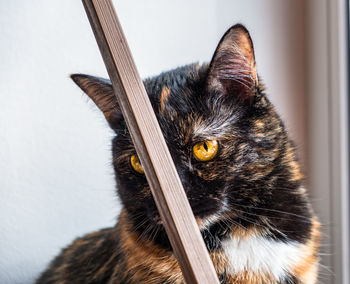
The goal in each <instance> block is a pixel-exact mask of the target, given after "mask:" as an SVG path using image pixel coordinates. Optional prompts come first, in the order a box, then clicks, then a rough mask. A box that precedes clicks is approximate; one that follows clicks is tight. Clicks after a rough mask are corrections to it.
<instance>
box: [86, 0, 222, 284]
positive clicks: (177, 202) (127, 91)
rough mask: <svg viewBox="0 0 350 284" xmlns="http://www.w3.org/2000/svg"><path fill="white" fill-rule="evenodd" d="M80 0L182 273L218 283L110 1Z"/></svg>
mask: <svg viewBox="0 0 350 284" xmlns="http://www.w3.org/2000/svg"><path fill="white" fill-rule="evenodd" d="M82 1H83V4H84V7H85V10H86V12H87V15H88V18H89V20H90V24H91V26H92V29H93V31H94V34H95V37H96V40H97V43H98V45H99V48H100V51H101V53H102V57H103V59H104V62H105V65H106V67H107V71H108V74H109V77H110V79H111V81H112V85H113V89H114V92H115V94H116V96H117V98H118V101H119V104H120V108H121V110H122V113H123V115H124V118H125V120H126V122H127V125H128V128H129V132H130V133H131V137H132V140H133V142H134V145H135V148H136V151H137V153H138V155H139V158H140V160H141V163H142V165H143V167H144V171H145V174H146V178H147V181H148V183H149V185H150V187H151V190H152V194H153V197H154V199H155V201H156V204H157V207H158V210H159V213H160V216H161V218H162V220H163V224H164V226H165V229H166V232H167V234H168V237H169V239H170V242H171V245H172V248H173V251H174V254H175V256H176V257H177V259H178V261H179V264H180V267H181V270H182V272H183V275H184V278H185V280H186V282H187V283H219V281H218V279H217V276H216V273H215V269H214V267H213V264H212V263H211V260H210V257H209V254H208V251H207V249H206V247H205V244H204V241H203V239H202V236H201V234H200V232H199V229H198V226H197V224H196V221H195V218H194V216H193V213H192V210H191V207H190V205H189V202H188V200H187V197H186V194H185V192H184V190H183V187H182V184H181V180H180V178H179V176H178V174H177V172H176V168H175V165H174V163H173V160H172V158H171V156H170V153H169V150H168V148H167V146H166V143H165V140H164V137H163V135H162V132H161V129H160V127H159V124H158V121H157V119H156V116H155V114H154V112H153V109H152V106H151V103H150V101H149V98H148V95H147V93H146V90H145V88H144V85H143V83H142V80H141V79H140V76H139V74H138V71H137V69H136V66H135V63H134V61H133V58H132V55H131V52H130V49H129V47H128V44H127V42H126V39H125V36H124V34H123V31H122V28H121V25H120V23H119V20H118V18H117V15H116V12H115V10H114V7H113V4H112V2H111V0H82ZM131 15H132V14H131Z"/></svg>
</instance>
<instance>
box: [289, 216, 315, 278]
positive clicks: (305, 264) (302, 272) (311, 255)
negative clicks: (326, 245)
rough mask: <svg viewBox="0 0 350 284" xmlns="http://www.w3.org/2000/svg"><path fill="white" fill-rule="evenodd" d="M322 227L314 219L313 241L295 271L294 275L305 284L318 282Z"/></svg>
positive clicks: (307, 245) (309, 243)
mask: <svg viewBox="0 0 350 284" xmlns="http://www.w3.org/2000/svg"><path fill="white" fill-rule="evenodd" d="M320 227H321V225H320V223H319V222H318V220H317V219H316V218H313V219H312V229H311V230H312V231H311V239H310V240H309V241H308V242H307V243H306V245H305V248H304V252H303V254H304V255H305V257H304V258H303V260H302V261H301V262H300V263H298V265H297V266H296V267H294V269H293V273H294V274H295V275H296V276H297V277H298V278H300V279H301V281H302V283H305V284H313V283H316V281H317V271H318V260H319V259H318V249H319V244H320V239H321V232H320Z"/></svg>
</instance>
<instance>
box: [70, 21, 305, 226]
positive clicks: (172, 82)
mask: <svg viewBox="0 0 350 284" xmlns="http://www.w3.org/2000/svg"><path fill="white" fill-rule="evenodd" d="M72 78H73V80H74V81H75V82H76V83H77V84H78V85H79V86H80V88H81V89H83V90H84V91H85V92H86V93H87V94H88V95H89V97H90V98H91V99H92V100H93V101H94V102H95V103H96V105H97V106H98V107H99V108H100V109H101V110H102V112H103V113H104V115H105V117H106V119H107V121H108V123H109V125H110V126H111V128H112V129H113V130H114V131H115V133H116V137H115V138H114V140H113V166H114V169H115V175H116V180H117V187H118V192H119V195H120V198H121V200H122V202H123V205H124V206H125V208H126V210H127V212H128V213H129V214H130V215H132V216H134V218H135V219H139V216H142V218H145V217H146V218H149V220H151V222H154V223H158V222H159V215H158V213H157V209H156V207H155V204H154V201H153V199H152V195H151V191H150V188H149V186H148V184H147V181H146V178H145V176H144V174H143V172H142V167H141V165H140V164H139V161H138V159H137V155H136V152H135V149H134V146H133V143H132V140H131V138H130V134H129V131H128V129H127V127H126V124H125V121H124V119H123V116H122V114H121V112H120V109H119V106H118V102H117V99H116V97H115V96H114V94H113V89H112V86H111V83H110V81H109V80H104V79H100V78H96V77H92V76H87V75H81V74H75V75H72ZM144 84H145V87H146V90H147V92H148V94H149V97H150V100H151V103H152V105H153V108H154V111H155V113H156V115H157V118H158V121H159V124H160V126H161V129H162V131H163V134H164V137H165V140H166V142H167V144H168V147H169V150H170V153H171V155H172V157H173V160H174V163H175V165H176V168H177V170H178V173H179V176H180V178H181V181H182V183H183V186H184V189H185V191H186V194H187V196H188V199H189V202H190V204H191V207H192V209H193V212H194V214H195V216H196V218H197V220H198V222H199V224H200V225H201V226H202V227H205V226H208V225H209V224H210V223H213V222H216V221H217V220H220V219H225V216H228V217H229V218H231V219H234V218H238V219H239V217H240V216H242V218H243V215H244V212H247V210H248V209H247V208H253V207H254V206H255V207H265V206H267V207H271V206H272V205H271V203H272V202H273V200H274V202H277V203H278V202H279V200H280V201H281V202H280V203H281V206H284V203H283V202H282V201H283V200H284V199H286V198H287V199H288V198H290V197H289V195H288V194H287V193H286V192H282V193H280V194H279V195H277V194H276V192H275V188H276V187H278V186H282V183H283V186H284V187H285V186H287V187H290V188H295V187H297V186H298V185H299V184H300V182H301V179H302V177H301V174H300V171H299V168H298V166H297V163H296V161H295V155H294V151H293V149H292V147H291V145H290V142H289V140H288V139H287V138H286V133H285V130H284V126H283V124H282V122H281V120H280V119H279V117H278V115H277V114H276V113H275V111H274V108H273V106H272V105H271V103H270V102H269V101H268V99H267V98H266V97H265V95H264V93H263V88H262V86H261V85H260V84H259V82H258V76H257V72H256V64H255V56H254V49H253V44H252V40H251V38H250V36H249V33H248V31H247V30H246V29H245V28H244V27H243V26H242V25H236V26H233V27H232V28H230V29H229V30H228V31H227V32H226V33H225V35H224V36H223V38H222V39H221V41H220V42H219V44H218V46H217V48H216V51H215V53H214V55H213V58H212V60H211V62H210V63H209V64H205V65H203V66H198V65H196V64H193V65H188V66H184V67H180V68H177V69H175V70H172V71H169V72H164V73H162V74H160V75H159V76H156V77H153V78H150V79H146V80H145V81H144ZM274 206H275V205H274ZM276 210H278V208H277V209H276ZM296 213H297V212H296ZM142 218H141V219H142ZM247 218H248V217H247ZM252 219H253V217H252ZM243 220H246V219H242V220H240V222H241V223H242V222H243ZM237 222H238V221H237Z"/></svg>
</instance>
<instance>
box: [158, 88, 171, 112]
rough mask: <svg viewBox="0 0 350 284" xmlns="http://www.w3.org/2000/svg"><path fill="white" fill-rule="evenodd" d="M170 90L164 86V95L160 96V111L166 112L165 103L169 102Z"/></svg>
mask: <svg viewBox="0 0 350 284" xmlns="http://www.w3.org/2000/svg"><path fill="white" fill-rule="evenodd" d="M170 93H171V91H170V89H169V88H168V87H167V86H164V87H163V89H162V93H161V94H160V111H161V112H164V110H165V103H166V101H167V99H168V98H169V96H170Z"/></svg>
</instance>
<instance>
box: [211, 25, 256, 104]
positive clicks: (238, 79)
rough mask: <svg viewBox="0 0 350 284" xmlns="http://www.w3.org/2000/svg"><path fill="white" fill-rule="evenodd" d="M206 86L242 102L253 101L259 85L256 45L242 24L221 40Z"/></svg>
mask: <svg viewBox="0 0 350 284" xmlns="http://www.w3.org/2000/svg"><path fill="white" fill-rule="evenodd" d="M208 72H209V73H208V78H207V87H208V89H209V90H210V91H217V92H220V93H223V94H224V95H228V96H235V97H236V98H238V99H240V100H246V99H252V96H253V95H254V90H255V86H257V85H258V78H257V73H256V64H255V55H254V47H253V42H252V40H251V38H250V35H249V32H248V30H247V29H246V28H245V27H244V26H243V25H240V24H238V25H235V26H233V27H231V28H230V29H229V30H228V31H227V32H226V33H225V34H224V36H223V37H222V39H221V40H220V42H219V45H218V46H217V48H216V50H215V53H214V56H213V58H212V61H211V63H210V65H209V70H208Z"/></svg>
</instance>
